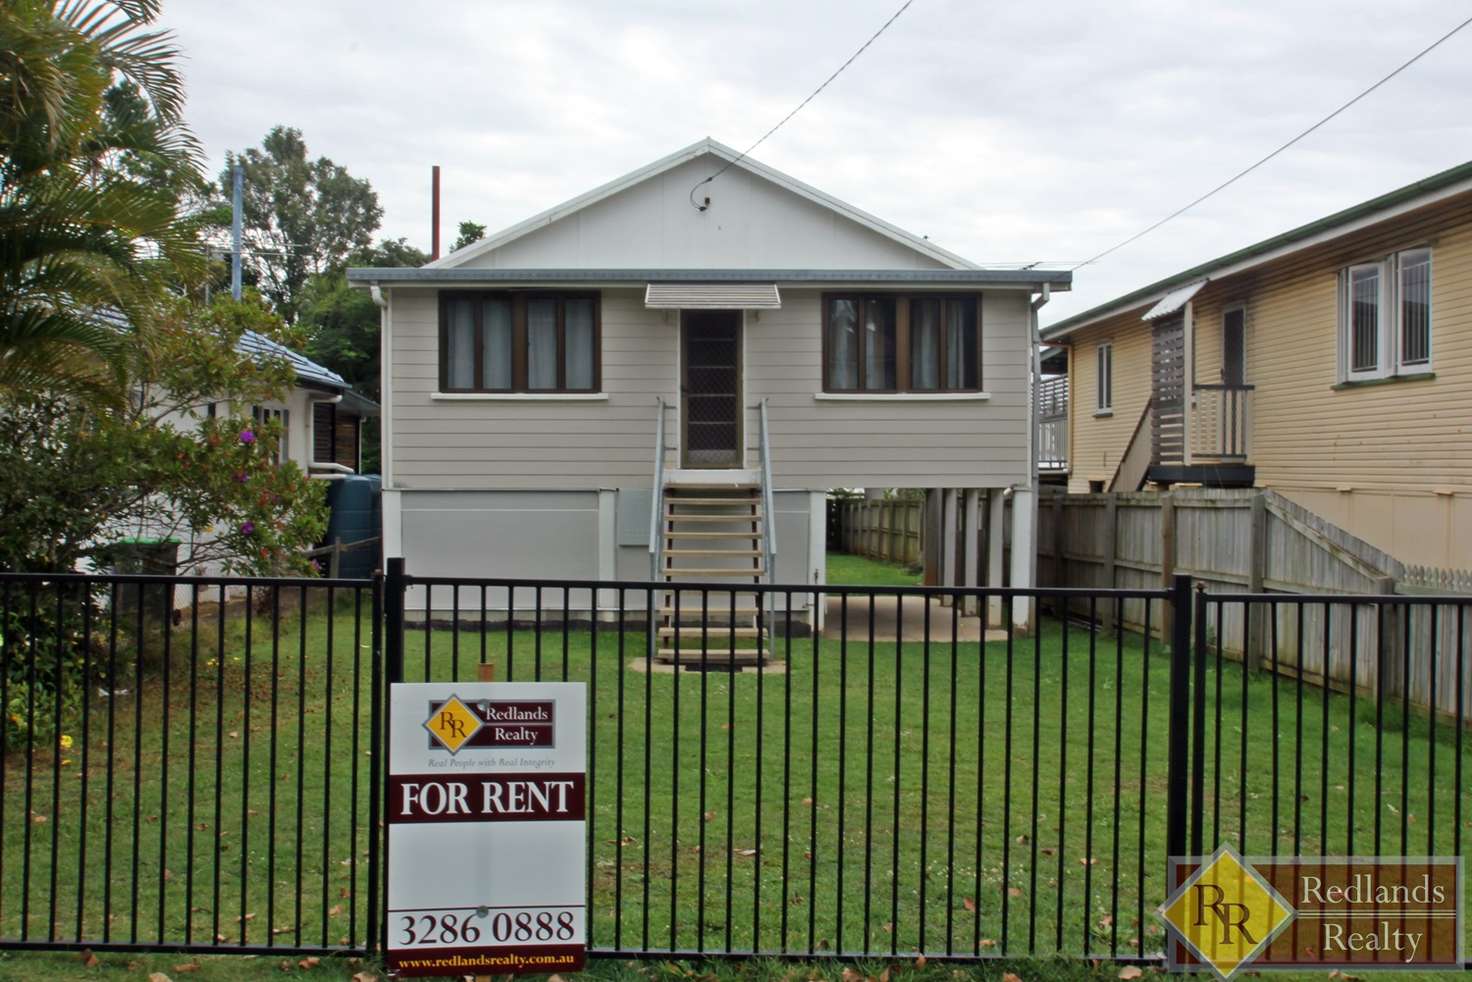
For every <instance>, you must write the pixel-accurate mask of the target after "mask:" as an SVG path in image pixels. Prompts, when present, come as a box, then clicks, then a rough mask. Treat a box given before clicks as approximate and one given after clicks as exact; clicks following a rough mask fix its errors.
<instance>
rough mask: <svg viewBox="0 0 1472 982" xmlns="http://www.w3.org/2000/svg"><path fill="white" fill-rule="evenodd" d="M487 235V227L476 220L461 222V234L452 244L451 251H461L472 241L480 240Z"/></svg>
mask: <svg viewBox="0 0 1472 982" xmlns="http://www.w3.org/2000/svg"><path fill="white" fill-rule="evenodd" d="M485 237H486V227H485V226H484V225H480V224H478V223H476V222H461V223H460V235H459V237H457V238H456V239H455V244H454V245H452V246H450V251H451V252H459V251H460V250H461V249H464V248H465V247H466V246H468V245H470V244H471V243H472V242H479V241H480V240H481V239H483V238H485Z"/></svg>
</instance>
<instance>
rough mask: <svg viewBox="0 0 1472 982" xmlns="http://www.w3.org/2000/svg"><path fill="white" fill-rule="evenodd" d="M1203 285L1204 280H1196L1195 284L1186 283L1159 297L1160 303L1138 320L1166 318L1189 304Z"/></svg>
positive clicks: (1204, 283)
mask: <svg viewBox="0 0 1472 982" xmlns="http://www.w3.org/2000/svg"><path fill="white" fill-rule="evenodd" d="M1205 285H1206V281H1205V280H1197V281H1196V282H1195V283H1188V284H1187V285H1185V286H1182V287H1177V288H1176V289H1174V290H1172V291H1170V292H1169V293H1167V294H1166V295H1165V296H1163V297H1161V298H1160V302H1159V303H1157V304H1156V305H1155V306H1153V307H1151V308H1150V309H1149V310H1148V311H1146V312H1145V316H1144V317H1141V318H1140V320H1142V321H1153V320H1155V319H1156V318H1158V317H1168V316H1169V315H1171V314H1174V313H1175V312H1176V311H1178V310H1180V309H1181V308H1182V307H1184V306H1186V304H1188V303H1190V301H1191V298H1192V297H1194V296H1195V295H1196V294H1197V293H1199V292H1201V288H1202V287H1203V286H1205Z"/></svg>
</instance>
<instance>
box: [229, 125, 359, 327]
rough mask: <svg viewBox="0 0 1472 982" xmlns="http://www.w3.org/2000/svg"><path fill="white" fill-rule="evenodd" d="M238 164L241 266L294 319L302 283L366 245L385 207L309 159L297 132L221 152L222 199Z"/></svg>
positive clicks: (343, 174)
mask: <svg viewBox="0 0 1472 982" xmlns="http://www.w3.org/2000/svg"><path fill="white" fill-rule="evenodd" d="M237 162H239V163H240V164H241V165H242V166H243V167H244V169H245V187H244V194H243V201H242V207H243V216H242V226H243V228H242V232H243V236H244V240H245V241H244V245H243V251H244V253H245V256H244V263H245V264H246V265H248V266H249V267H250V268H251V270H252V271H253V273H254V274H255V278H256V281H257V283H258V284H259V286H260V289H261V292H262V293H264V294H265V295H266V296H267V297H268V298H269V299H270V300H271V303H272V304H274V305H275V307H276V310H277V312H278V313H280V314H281V316H283V317H285V318H286V319H287V320H288V321H295V320H296V318H297V315H298V313H299V312H300V309H301V305H302V302H303V290H304V288H305V287H306V285H307V280H308V279H309V278H310V277H312V276H313V275H315V274H320V273H323V272H327V271H329V270H333V269H338V268H340V267H342V266H343V265H344V263H345V262H346V261H347V258H348V256H349V255H350V254H352V253H353V252H355V251H357V250H361V249H366V248H368V247H369V245H370V244H371V243H372V241H373V233H374V232H375V231H376V230H377V229H378V223H379V221H380V219H382V218H383V208H382V207H381V206H380V205H379V203H378V195H377V193H376V192H374V190H373V187H372V185H370V184H369V183H368V181H367V180H364V179H360V178H355V177H353V176H352V175H351V174H349V173H348V171H347V168H345V167H343V166H342V165H340V164H336V163H333V162H332V161H331V160H329V159H328V158H326V157H318V158H316V159H315V160H310V159H308V157H307V145H306V142H305V141H304V140H303V139H302V134H301V131H300V130H296V129H292V128H290V127H286V126H277V127H275V128H274V129H272V130H271V132H269V133H267V134H266V138H265V139H264V140H262V141H261V146H260V147H259V148H255V147H252V148H250V149H248V150H246V151H244V152H243V153H239V154H236V153H226V155H225V169H224V170H223V171H221V173H220V193H221V194H222V195H224V196H225V198H226V200H228V199H229V195H230V192H231V183H232V178H231V172H232V170H233V168H234V166H235V164H236V163H237Z"/></svg>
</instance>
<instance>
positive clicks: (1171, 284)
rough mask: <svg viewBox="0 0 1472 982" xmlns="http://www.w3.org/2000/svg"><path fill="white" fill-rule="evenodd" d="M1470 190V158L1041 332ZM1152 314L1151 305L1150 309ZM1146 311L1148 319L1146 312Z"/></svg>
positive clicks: (1051, 333) (1072, 326)
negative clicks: (1462, 162)
mask: <svg viewBox="0 0 1472 982" xmlns="http://www.w3.org/2000/svg"><path fill="white" fill-rule="evenodd" d="M1469 190H1472V161H1468V162H1467V163H1464V164H1458V165H1457V166H1456V167H1451V168H1448V169H1447V170H1444V171H1441V172H1439V173H1436V174H1432V175H1431V176H1430V177H1426V178H1422V179H1421V180H1419V181H1416V182H1414V183H1412V184H1407V185H1406V186H1405V187H1401V188H1397V189H1395V190H1394V191H1391V192H1389V193H1387V194H1382V195H1380V196H1379V197H1376V198H1371V199H1370V200H1368V201H1362V202H1360V203H1359V204H1357V205H1353V206H1351V207H1349V208H1345V209H1344V210H1343V211H1337V212H1335V213H1334V214H1332V215H1327V216H1325V217H1323V218H1320V219H1317V220H1315V221H1312V222H1309V223H1308V224H1306V225H1300V226H1298V227H1297V228H1294V229H1290V230H1288V231H1287V232H1282V233H1280V234H1278V235H1275V236H1273V237H1272V238H1268V239H1263V240H1262V241H1261V242H1256V243H1254V244H1252V245H1250V246H1247V247H1246V248H1243V249H1238V250H1237V251H1235V252H1229V253H1227V254H1226V255H1224V256H1219V257H1217V258H1216V259H1212V260H1209V261H1208V262H1204V263H1201V264H1200V265H1198V266H1193V267H1191V268H1190V269H1187V270H1184V271H1183V272H1180V273H1176V274H1174V275H1172V276H1167V277H1165V278H1164V279H1162V280H1157V281H1156V282H1154V283H1151V284H1149V285H1148V286H1144V287H1141V288H1140V289H1138V290H1134V291H1132V292H1130V293H1126V294H1124V295H1123V296H1120V297H1116V298H1115V299H1113V300H1110V301H1109V302H1108V303H1103V304H1100V305H1099V306H1097V307H1092V308H1090V309H1088V310H1085V311H1083V312H1082V313H1078V314H1074V315H1073V316H1072V317H1066V318H1064V319H1063V320H1061V321H1059V322H1058V323H1056V324H1051V325H1049V326H1048V327H1046V328H1044V329H1043V331H1042V336H1043V338H1045V339H1048V340H1053V339H1057V338H1061V337H1063V336H1065V335H1067V334H1069V333H1071V332H1073V331H1076V330H1078V329H1079V328H1082V327H1087V326H1089V325H1090V324H1094V323H1097V322H1098V321H1101V320H1103V319H1105V318H1106V317H1112V316H1114V315H1116V314H1121V313H1124V312H1125V311H1128V310H1131V309H1133V308H1136V307H1142V306H1144V305H1145V304H1150V303H1154V304H1163V303H1164V301H1165V300H1166V299H1168V298H1169V296H1170V295H1171V294H1173V293H1175V292H1176V291H1181V292H1184V290H1185V289H1192V292H1194V289H1199V288H1200V287H1201V286H1202V285H1204V284H1205V283H1206V282H1207V281H1208V280H1211V279H1220V278H1221V277H1223V276H1226V275H1230V274H1232V273H1236V272H1240V271H1241V270H1243V269H1247V268H1249V267H1252V266H1256V265H1259V264H1261V263H1265V262H1268V261H1270V260H1273V259H1277V258H1278V257H1280V256H1283V255H1286V254H1288V253H1291V252H1295V251H1297V250H1299V249H1305V248H1308V247H1309V246H1312V245H1315V244H1317V243H1318V242H1321V241H1323V240H1324V239H1327V238H1333V237H1335V236H1339V235H1345V234H1348V233H1349V232H1352V231H1355V230H1356V229H1358V228H1362V227H1364V226H1367V225H1371V224H1374V223H1375V222H1378V221H1383V220H1385V219H1387V218H1391V217H1393V216H1395V215H1397V214H1400V213H1402V212H1405V211H1410V210H1411V209H1413V208H1418V207H1421V206H1422V205H1425V204H1429V203H1431V202H1432V201H1435V200H1438V199H1440V198H1444V197H1449V196H1451V195H1453V194H1460V193H1462V192H1464V191H1469ZM1197 281H1200V282H1199V283H1198V282H1197ZM1187 299H1189V297H1187ZM1185 302H1186V300H1182V301H1181V304H1182V305H1184V304H1185ZM1154 313H1155V312H1154V311H1153V310H1152V311H1151V314H1154ZM1146 316H1147V318H1148V317H1149V316H1150V314H1147V315H1146Z"/></svg>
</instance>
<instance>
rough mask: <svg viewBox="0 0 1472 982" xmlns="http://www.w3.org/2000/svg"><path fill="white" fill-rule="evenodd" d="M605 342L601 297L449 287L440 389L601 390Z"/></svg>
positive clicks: (443, 311) (444, 305) (445, 297)
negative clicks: (601, 345)
mask: <svg viewBox="0 0 1472 982" xmlns="http://www.w3.org/2000/svg"><path fill="white" fill-rule="evenodd" d="M599 342H600V325H599V304H598V297H597V296H594V295H590V294H523V293H507V292H476V293H467V292H462V291H447V292H446V293H444V294H443V295H442V297H441V303H440V387H441V390H442V391H445V392H549V393H556V392H596V391H598V388H599V386H600V385H601V384H602V379H601V377H600V371H599Z"/></svg>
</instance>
